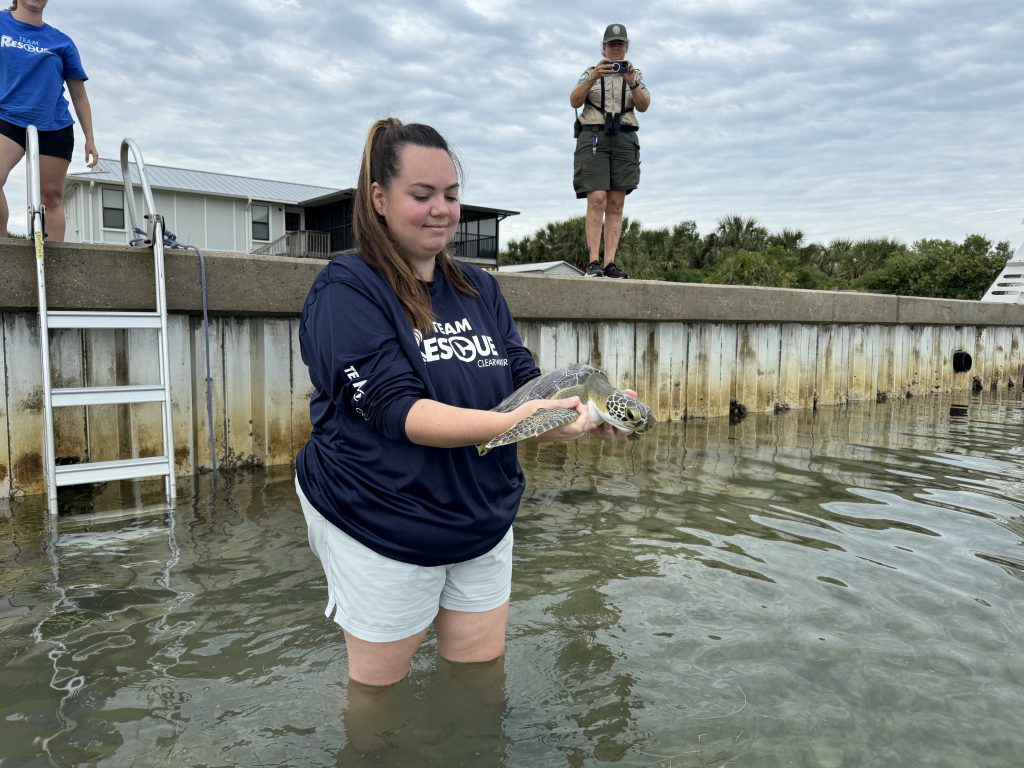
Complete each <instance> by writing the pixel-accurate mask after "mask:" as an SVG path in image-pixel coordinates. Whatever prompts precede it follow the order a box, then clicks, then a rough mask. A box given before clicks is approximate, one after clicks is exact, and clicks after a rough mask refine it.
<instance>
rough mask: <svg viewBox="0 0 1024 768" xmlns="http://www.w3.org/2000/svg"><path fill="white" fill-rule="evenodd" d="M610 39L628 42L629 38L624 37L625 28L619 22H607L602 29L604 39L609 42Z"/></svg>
mask: <svg viewBox="0 0 1024 768" xmlns="http://www.w3.org/2000/svg"><path fill="white" fill-rule="evenodd" d="M612 40H621V41H622V42H624V43H628V42H629V38H628V37H626V28H625V27H624V26H622V25H621V24H609V25H608V27H607V28H606V29H605V31H604V41H605V42H606V43H610V42H611V41H612Z"/></svg>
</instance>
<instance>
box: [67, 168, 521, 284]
mask: <svg viewBox="0 0 1024 768" xmlns="http://www.w3.org/2000/svg"><path fill="white" fill-rule="evenodd" d="M130 172H131V175H132V180H133V181H134V182H135V205H136V209H137V212H138V215H139V216H142V215H143V214H144V213H145V207H144V203H143V200H142V191H141V189H140V187H139V184H138V175H137V172H136V170H135V165H134V164H131V165H130ZM146 179H147V181H149V186H150V188H151V189H152V190H153V204H154V205H155V206H156V210H157V212H158V213H160V214H162V215H163V217H164V222H165V227H166V231H167V232H171V233H173V234H174V235H175V236H176V237H177V240H178V242H179V243H182V244H187V245H195V246H197V247H199V248H202V249H204V250H213V251H228V252H235V253H263V254H277V255H288V256H318V257H326V256H328V255H329V254H332V253H338V252H341V251H345V250H348V249H350V248H352V247H353V245H354V238H353V233H352V198H353V195H354V192H355V191H354V190H352V189H334V188H331V187H317V186H311V185H308V184H293V183H290V182H284V181H269V180H267V179H257V178H252V177H248V176H232V175H229V174H224V173H210V172H208V171H193V170H187V169H184V168H169V167H167V166H160V165H150V164H149V163H147V164H146ZM64 212H65V215H66V216H67V231H66V234H65V239H66V240H67V241H68V242H77V243H127V242H129V241H130V240H132V239H134V237H136V235H135V234H134V233H132V232H131V231H130V229H131V222H130V221H129V220H128V219H129V214H128V210H127V208H126V207H125V200H124V185H123V182H122V178H121V164H120V162H118V161H115V160H105V159H101V160H100V161H99V163H98V164H97V165H96V168H94V169H93V170H91V171H86V172H82V173H69V174H68V177H67V183H66V184H65V187H64ZM516 213H517V211H506V210H501V209H497V208H482V207H480V206H474V205H468V204H465V203H463V205H462V221H461V222H460V223H459V231H458V232H457V233H456V236H455V240H454V243H453V246H454V248H455V250H456V251H457V252H458V253H459V255H460V257H461V258H463V259H465V260H467V261H472V262H474V263H478V264H481V265H483V266H494V265H495V264H496V263H497V258H498V243H499V239H498V224H499V222H500V221H501V220H502V219H504V218H505V217H507V216H514V215H515V214H516Z"/></svg>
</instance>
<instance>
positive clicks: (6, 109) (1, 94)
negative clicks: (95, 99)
mask: <svg viewBox="0 0 1024 768" xmlns="http://www.w3.org/2000/svg"><path fill="white" fill-rule="evenodd" d="M88 79H89V78H88V76H87V75H86V74H85V70H84V69H82V59H81V57H80V56H79V55H78V49H77V48H76V47H75V44H74V43H73V42H72V41H71V38H70V37H68V36H67V35H65V34H64V33H63V32H61V31H60V30H59V29H56V28H54V27H51V26H50V25H49V24H43V25H42V26H41V27H37V26H35V25H33V24H25V23H24V22H21V21H18V20H17V19H16V18H14V16H13V15H12V14H11V12H10V11H3V12H0V120H6V121H7V122H8V123H13V124H14V125H20V126H22V127H24V126H27V125H34V126H35V127H36V128H38V129H39V130H40V131H56V130H59V129H61V128H67V127H68V126H69V125H73V124H74V122H75V121H74V120H72V119H71V112H70V111H69V110H68V100H67V99H66V98H64V81H65V80H88Z"/></svg>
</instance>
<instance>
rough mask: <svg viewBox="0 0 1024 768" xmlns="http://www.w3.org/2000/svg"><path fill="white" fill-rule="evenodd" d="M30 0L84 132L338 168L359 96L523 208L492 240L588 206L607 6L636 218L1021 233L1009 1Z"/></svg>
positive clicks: (193, 157) (482, 195)
mask: <svg viewBox="0 0 1024 768" xmlns="http://www.w3.org/2000/svg"><path fill="white" fill-rule="evenodd" d="M45 18H46V21H47V22H49V23H50V24H53V25H54V26H56V27H58V28H59V29H62V30H63V31H64V32H67V33H68V34H70V35H71V36H72V37H73V38H74V39H75V41H76V43H77V44H78V46H79V49H80V51H81V53H82V57H83V61H84V64H85V67H86V70H87V71H88V72H89V75H90V78H91V79H90V81H89V83H88V92H89V96H90V99H91V101H92V105H93V111H94V115H95V126H96V136H97V143H98V145H99V149H100V152H101V154H104V155H106V156H108V157H114V156H116V155H117V153H118V148H119V145H120V142H121V139H122V138H124V137H125V136H131V137H133V138H134V139H135V140H136V141H137V142H138V143H139V145H140V147H141V149H142V152H143V155H144V158H145V160H146V162H147V163H150V164H162V165H171V166H176V167H181V168H195V169H204V170H211V171H219V172H223V173H232V174H240V175H250V176H258V177H262V178H268V179H278V180H284V181H293V182H301V183H307V184H316V185H323V186H328V187H338V188H341V187H350V186H354V184H355V177H356V171H357V169H358V163H359V154H360V151H361V148H362V144H363V140H364V138H365V135H366V130H367V128H368V127H369V125H370V123H371V122H372V121H373V120H374V119H376V118H378V117H381V116H388V115H392V116H396V117H399V118H400V119H402V120H403V121H407V122H409V121H419V122H427V123H430V124H432V125H434V126H435V127H437V128H438V129H439V130H440V131H441V132H442V133H444V134H445V135H446V136H447V137H448V139H449V141H450V143H451V144H452V146H453V148H454V149H455V150H456V151H457V152H458V153H459V155H460V157H461V159H462V162H463V165H464V167H465V170H466V177H467V178H466V187H465V189H464V192H463V200H464V201H466V202H468V203H473V204H476V205H484V206H490V207H496V208H507V209H512V210H516V211H520V215H519V216H514V217H511V218H510V219H508V220H506V221H505V222H504V223H503V225H502V239H503V240H504V241H507V240H508V239H509V238H518V237H522V236H523V235H526V234H529V233H532V232H534V231H535V230H536V229H538V228H540V227H542V226H544V225H545V224H546V223H548V222H550V221H558V220H563V219H566V218H569V217H571V216H575V215H580V214H582V213H583V211H584V203H583V202H582V201H577V200H576V198H575V196H574V194H573V190H572V183H571V169H572V160H571V157H572V150H573V146H574V142H573V138H572V122H573V112H572V109H571V108H570V107H569V103H568V95H569V91H570V90H571V89H572V87H573V86H574V85H575V83H576V79H577V78H578V77H579V75H580V73H581V72H582V70H583V69H584V68H585V67H586V66H588V65H591V64H594V63H595V62H596V61H597V60H598V58H600V43H601V34H602V32H603V30H604V27H605V25H606V24H608V23H610V22H613V21H619V22H623V23H624V24H625V25H626V27H627V29H628V32H629V36H630V40H631V44H630V49H629V53H628V58H629V59H630V60H631V61H633V62H634V64H635V66H637V67H639V68H640V69H641V70H642V71H643V73H644V77H645V80H646V81H647V84H648V86H649V88H650V90H651V94H652V104H651V107H650V109H649V110H648V112H647V113H646V114H643V115H641V116H640V121H641V125H642V127H641V132H640V141H641V147H642V151H641V157H642V161H643V165H642V169H643V175H642V179H641V183H640V187H639V189H638V190H637V191H636V192H634V193H633V194H632V195H630V196H629V198H627V202H626V215H627V216H628V217H630V218H633V219H635V220H639V221H640V222H641V223H642V224H643V225H644V226H649V227H655V226H658V227H667V226H672V225H673V224H675V223H678V222H679V221H682V220H685V219H692V220H694V221H696V222H697V225H698V227H699V229H700V231H701V232H702V233H706V232H708V231H711V230H713V229H714V228H715V226H716V224H717V222H718V220H719V219H720V218H722V217H723V216H725V215H732V214H738V215H742V216H745V217H754V218H756V219H757V220H758V221H759V222H760V223H762V224H764V225H765V226H767V227H769V229H771V230H773V231H776V230H780V229H782V228H795V229H800V230H801V231H803V232H804V234H805V236H806V238H807V240H808V241H819V242H828V241H830V240H832V239H833V238H839V237H849V238H854V239H856V238H864V237H875V236H889V237H896V238H899V239H901V240H903V241H905V242H912V241H913V240H916V239H918V238H922V237H940V238H951V239H954V240H961V239H963V237H965V236H966V235H968V234H971V233H980V234H983V235H985V236H987V237H989V238H990V239H992V240H994V241H998V240H1009V241H1010V242H1011V243H1012V244H1013V246H1014V247H1015V248H1016V247H1017V246H1018V245H1020V244H1021V242H1022V241H1024V224H1022V223H1021V219H1022V216H1024V51H1022V45H1021V42H1020V41H1021V30H1024V3H1022V2H1021V1H1020V0H888V1H887V2H882V1H880V0H879V1H877V2H876V1H873V0H865V1H858V0H829V1H828V2H822V1H821V0H667V1H662V0H651V1H650V2H645V3H623V2H621V0H620V2H603V1H602V0H589V1H588V2H580V1H579V0H564V1H562V0H560V1H559V2H552V1H551V0H544V1H543V2H539V1H538V0H514V2H513V1H512V0H436V1H435V2H430V3H423V2H420V1H419V0H415V1H414V0H378V2H375V3H370V2H337V1H336V0H214V1H211V0H176V1H175V2H170V0H145V1H143V0H132V1H131V2H125V1H124V0H89V2H81V0H51V2H50V4H49V6H48V7H47V10H46V17H45ZM81 146H82V141H81V134H80V133H79V135H78V149H77V150H76V152H78V153H79V154H78V155H76V159H75V161H74V162H73V163H72V170H81V169H82V167H83V166H82V160H81V154H80V150H81ZM22 167H23V166H21V167H19V169H18V170H17V171H16V172H15V174H14V175H13V176H12V179H11V181H10V182H9V185H8V197H9V199H10V203H11V208H12V211H13V215H12V230H20V231H24V221H25V216H24V213H23V211H24V203H23V202H22V201H23V200H24V181H23V179H24V174H23V171H22Z"/></svg>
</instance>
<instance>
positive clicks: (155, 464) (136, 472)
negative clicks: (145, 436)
mask: <svg viewBox="0 0 1024 768" xmlns="http://www.w3.org/2000/svg"><path fill="white" fill-rule="evenodd" d="M55 473H56V477H54V481H55V483H56V485H57V487H61V486H65V485H77V484H79V483H105V482H109V481H111V480H134V479H136V478H140V477H162V476H165V475H169V474H170V473H171V464H170V462H169V461H168V460H167V457H166V456H147V457H146V458H142V459H118V460H116V461H90V462H86V463H84V464H62V465H60V466H58V467H56V470H55Z"/></svg>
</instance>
